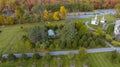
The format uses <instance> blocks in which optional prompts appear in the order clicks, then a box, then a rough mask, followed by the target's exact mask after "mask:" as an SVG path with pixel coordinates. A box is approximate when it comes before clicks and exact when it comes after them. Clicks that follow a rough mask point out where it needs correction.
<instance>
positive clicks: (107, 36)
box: [105, 34, 113, 42]
mask: <svg viewBox="0 0 120 67" xmlns="http://www.w3.org/2000/svg"><path fill="white" fill-rule="evenodd" d="M105 38H106V40H107V41H110V42H111V41H112V40H113V39H112V37H111V36H110V35H109V34H106V36H105Z"/></svg>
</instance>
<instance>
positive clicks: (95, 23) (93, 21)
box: [91, 15, 99, 25]
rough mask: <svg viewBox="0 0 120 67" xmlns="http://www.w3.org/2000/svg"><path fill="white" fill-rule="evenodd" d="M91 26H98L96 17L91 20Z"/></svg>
mask: <svg viewBox="0 0 120 67" xmlns="http://www.w3.org/2000/svg"><path fill="white" fill-rule="evenodd" d="M91 24H93V25H98V24H99V22H98V19H97V15H96V16H95V18H93V19H92V21H91Z"/></svg>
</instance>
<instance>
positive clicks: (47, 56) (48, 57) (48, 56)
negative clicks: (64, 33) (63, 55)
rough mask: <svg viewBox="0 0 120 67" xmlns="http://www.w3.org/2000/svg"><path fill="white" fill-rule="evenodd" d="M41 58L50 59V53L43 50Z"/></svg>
mask: <svg viewBox="0 0 120 67" xmlns="http://www.w3.org/2000/svg"><path fill="white" fill-rule="evenodd" d="M43 58H44V59H45V60H47V61H49V60H50V59H51V56H50V53H49V52H48V51H46V52H45V54H44V56H43Z"/></svg>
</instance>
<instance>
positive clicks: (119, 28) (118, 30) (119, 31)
mask: <svg viewBox="0 0 120 67" xmlns="http://www.w3.org/2000/svg"><path fill="white" fill-rule="evenodd" d="M114 34H115V35H120V20H117V21H116V22H115V26H114Z"/></svg>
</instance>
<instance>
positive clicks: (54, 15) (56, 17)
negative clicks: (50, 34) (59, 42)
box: [53, 12, 59, 21]
mask: <svg viewBox="0 0 120 67" xmlns="http://www.w3.org/2000/svg"><path fill="white" fill-rule="evenodd" d="M53 19H54V20H55V21H58V20H59V13H58V12H54V14H53Z"/></svg>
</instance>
